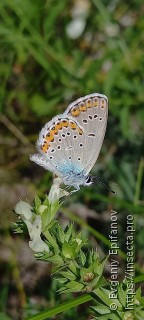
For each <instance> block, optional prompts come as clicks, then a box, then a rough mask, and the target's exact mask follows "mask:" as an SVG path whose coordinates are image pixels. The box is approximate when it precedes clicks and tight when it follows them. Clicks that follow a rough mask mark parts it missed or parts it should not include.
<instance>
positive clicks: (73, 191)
mask: <svg viewBox="0 0 144 320" xmlns="http://www.w3.org/2000/svg"><path fill="white" fill-rule="evenodd" d="M74 188H75V189H74V190H72V191H71V192H70V195H71V194H73V193H75V192H77V191H78V190H80V187H79V185H75V186H74Z"/></svg>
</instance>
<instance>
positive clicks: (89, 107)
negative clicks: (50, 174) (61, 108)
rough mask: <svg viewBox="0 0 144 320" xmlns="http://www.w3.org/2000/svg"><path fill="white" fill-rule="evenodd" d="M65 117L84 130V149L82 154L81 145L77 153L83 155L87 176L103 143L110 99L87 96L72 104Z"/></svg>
mask: <svg viewBox="0 0 144 320" xmlns="http://www.w3.org/2000/svg"><path fill="white" fill-rule="evenodd" d="M64 115H67V116H68V117H69V118H70V119H74V120H75V121H77V124H78V125H79V126H81V127H82V128H83V131H84V134H83V137H82V138H83V139H82V140H83V141H82V143H83V144H84V148H83V149H82V152H81V153H80V151H81V150H80V147H79V145H80V144H79V145H77V151H78V153H80V154H81V158H82V159H81V160H82V163H83V166H84V171H85V174H86V175H87V174H88V173H89V172H90V170H91V168H92V167H93V166H94V164H95V162H96V160H97V158H98V155H99V152H100V149H101V146H102V143H103V139H104V135H105V131H106V125H107V117H108V99H107V97H106V96H105V95H102V94H98V93H93V94H90V95H87V96H85V97H83V98H80V99H77V100H76V101H74V102H73V103H71V104H70V105H69V106H68V108H67V110H66V111H65V113H64Z"/></svg>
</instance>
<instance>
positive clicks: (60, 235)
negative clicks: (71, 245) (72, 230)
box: [57, 223, 65, 243]
mask: <svg viewBox="0 0 144 320" xmlns="http://www.w3.org/2000/svg"><path fill="white" fill-rule="evenodd" d="M57 239H58V240H59V241H60V242H61V243H64V239H65V234H64V231H63V229H62V227H61V226H60V224H59V223H58V224H57Z"/></svg>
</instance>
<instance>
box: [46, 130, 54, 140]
mask: <svg viewBox="0 0 144 320" xmlns="http://www.w3.org/2000/svg"><path fill="white" fill-rule="evenodd" d="M45 139H46V141H47V142H52V141H53V140H54V134H53V132H52V130H50V131H49V133H48V134H47V135H46V137H45Z"/></svg>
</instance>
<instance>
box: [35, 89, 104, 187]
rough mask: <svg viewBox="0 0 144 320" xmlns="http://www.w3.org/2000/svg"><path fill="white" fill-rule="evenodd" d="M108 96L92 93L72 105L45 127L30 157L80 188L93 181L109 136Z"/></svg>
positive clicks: (68, 184)
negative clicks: (98, 161) (93, 173)
mask: <svg viewBox="0 0 144 320" xmlns="http://www.w3.org/2000/svg"><path fill="white" fill-rule="evenodd" d="M107 117H108V99H107V97H106V96H105V95H103V94H99V93H92V94H89V95H86V96H84V97H82V98H79V99H77V100H76V101H74V102H72V103H71V104H69V106H68V107H67V109H66V110H65V112H64V113H63V114H60V115H57V116H55V117H54V118H53V119H52V120H51V121H49V122H47V123H46V124H45V126H44V127H43V128H42V130H41V132H40V134H39V138H38V140H37V143H36V147H37V150H38V153H37V154H33V155H31V156H30V160H31V161H34V162H35V163H37V164H38V165H40V166H42V167H44V168H45V169H46V170H49V171H51V172H53V173H54V174H56V175H57V176H58V177H60V178H61V180H62V182H63V183H64V184H65V185H66V186H68V187H74V190H75V191H77V190H79V189H80V186H81V185H84V186H88V185H91V184H92V182H93V181H92V177H91V176H90V175H89V172H90V171H91V169H92V168H93V166H94V164H95V162H96V160H97V158H98V155H99V152H100V149H101V146H102V143H103V139H104V135H105V131H106V126H107Z"/></svg>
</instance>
